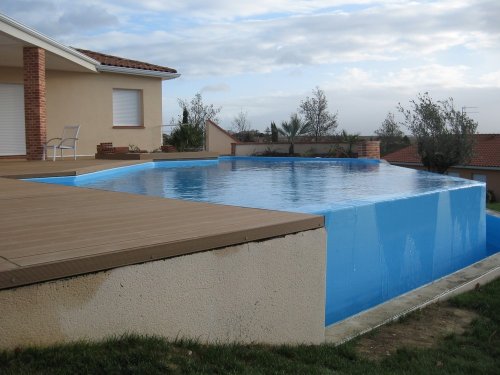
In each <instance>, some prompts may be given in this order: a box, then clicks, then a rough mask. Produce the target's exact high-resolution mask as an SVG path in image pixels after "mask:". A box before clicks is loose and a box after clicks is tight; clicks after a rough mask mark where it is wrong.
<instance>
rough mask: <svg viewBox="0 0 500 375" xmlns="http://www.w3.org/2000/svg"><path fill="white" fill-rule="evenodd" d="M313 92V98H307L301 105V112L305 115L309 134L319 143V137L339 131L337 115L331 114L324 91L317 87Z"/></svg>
mask: <svg viewBox="0 0 500 375" xmlns="http://www.w3.org/2000/svg"><path fill="white" fill-rule="evenodd" d="M312 92H313V96H312V97H307V98H306V99H305V100H303V101H302V102H301V103H300V107H299V112H300V113H301V114H302V115H304V119H305V122H306V125H307V127H308V131H307V134H309V135H312V136H314V138H315V140H316V142H318V138H319V137H321V136H323V135H327V134H332V133H333V132H334V131H335V129H337V126H338V123H337V113H335V114H331V113H330V112H329V111H328V100H327V99H326V96H325V92H324V91H323V90H321V89H320V88H319V87H316V89H314V90H313V91H312Z"/></svg>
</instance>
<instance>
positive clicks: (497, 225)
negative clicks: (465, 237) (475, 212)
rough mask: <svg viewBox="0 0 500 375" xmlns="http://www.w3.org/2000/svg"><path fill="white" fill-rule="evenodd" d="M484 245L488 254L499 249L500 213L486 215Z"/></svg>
mask: <svg viewBox="0 0 500 375" xmlns="http://www.w3.org/2000/svg"><path fill="white" fill-rule="evenodd" d="M486 247H487V248H488V255H493V254H495V253H498V252H499V251H500V214H499V215H486Z"/></svg>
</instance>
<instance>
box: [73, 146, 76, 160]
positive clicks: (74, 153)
mask: <svg viewBox="0 0 500 375" xmlns="http://www.w3.org/2000/svg"><path fill="white" fill-rule="evenodd" d="M73 158H74V159H75V160H76V147H75V148H74V149H73Z"/></svg>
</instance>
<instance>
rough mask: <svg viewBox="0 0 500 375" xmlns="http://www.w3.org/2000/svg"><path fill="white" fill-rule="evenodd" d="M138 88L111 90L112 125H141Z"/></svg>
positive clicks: (140, 97)
mask: <svg viewBox="0 0 500 375" xmlns="http://www.w3.org/2000/svg"><path fill="white" fill-rule="evenodd" d="M142 125H143V123H142V93H141V91H140V90H122V89H114V90H113V126H142Z"/></svg>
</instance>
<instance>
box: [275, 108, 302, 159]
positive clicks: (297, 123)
mask: <svg viewBox="0 0 500 375" xmlns="http://www.w3.org/2000/svg"><path fill="white" fill-rule="evenodd" d="M278 131H279V132H280V133H281V134H282V135H284V136H285V137H287V138H288V142H290V148H289V149H288V153H289V154H290V155H293V154H294V153H295V152H294V151H295V150H294V140H295V137H296V136H298V135H303V134H305V133H307V131H308V126H307V125H306V124H305V123H304V122H303V121H302V119H301V118H300V117H299V115H297V114H296V113H294V114H292V115H291V116H290V122H286V121H283V122H282V123H281V129H278Z"/></svg>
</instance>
